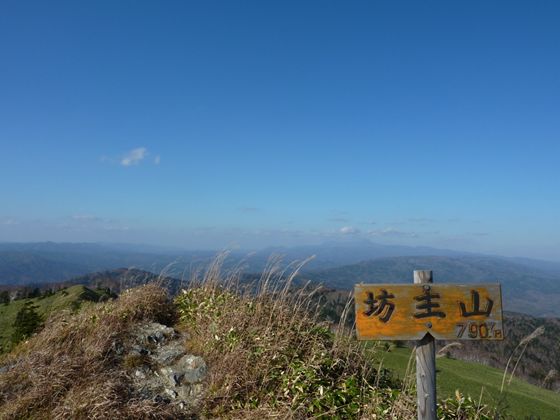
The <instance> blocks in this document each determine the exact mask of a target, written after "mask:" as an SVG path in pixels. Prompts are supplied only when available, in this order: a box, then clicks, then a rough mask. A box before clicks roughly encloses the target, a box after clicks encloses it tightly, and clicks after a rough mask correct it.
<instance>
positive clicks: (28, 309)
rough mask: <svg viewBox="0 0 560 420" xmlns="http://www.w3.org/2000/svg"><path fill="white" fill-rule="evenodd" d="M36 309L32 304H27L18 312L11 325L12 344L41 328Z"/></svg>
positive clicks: (40, 320) (39, 317)
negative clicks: (12, 329)
mask: <svg viewBox="0 0 560 420" xmlns="http://www.w3.org/2000/svg"><path fill="white" fill-rule="evenodd" d="M36 309H37V306H34V305H33V303H32V302H27V303H26V304H25V305H24V306H23V308H21V309H20V310H19V311H18V313H17V315H16V320H15V321H14V324H13V327H14V332H13V333H12V339H11V341H12V343H13V344H17V343H19V342H20V341H23V340H25V339H27V338H29V337H31V335H32V334H33V333H34V332H35V331H37V330H38V329H39V327H40V326H41V324H42V319H41V316H40V315H39V314H38V313H37V311H36Z"/></svg>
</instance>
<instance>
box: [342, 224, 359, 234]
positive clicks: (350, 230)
mask: <svg viewBox="0 0 560 420" xmlns="http://www.w3.org/2000/svg"><path fill="white" fill-rule="evenodd" d="M339 232H340V233H341V234H343V235H356V234H358V233H360V229H356V228H354V227H352V226H344V227H342V228H340V230H339Z"/></svg>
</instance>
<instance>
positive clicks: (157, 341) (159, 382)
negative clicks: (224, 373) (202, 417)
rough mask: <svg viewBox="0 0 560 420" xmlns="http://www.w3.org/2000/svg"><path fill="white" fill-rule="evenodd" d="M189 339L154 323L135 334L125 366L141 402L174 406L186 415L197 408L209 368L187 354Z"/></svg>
mask: <svg viewBox="0 0 560 420" xmlns="http://www.w3.org/2000/svg"><path fill="white" fill-rule="evenodd" d="M187 339H188V337H187V336H186V335H182V334H179V333H178V332H177V331H175V330H174V329H173V328H171V327H166V326H165V325H162V324H158V323H155V322H154V323H149V324H143V325H141V326H139V327H138V328H137V329H136V330H135V331H134V333H133V334H132V337H131V340H130V343H129V344H128V345H127V346H125V350H124V352H125V355H124V361H125V362H124V363H125V366H127V368H128V369H129V371H130V372H131V377H132V382H133V386H134V389H135V390H136V391H137V392H138V393H139V395H140V396H141V397H142V398H151V399H153V400H154V401H157V402H162V403H168V404H174V405H176V406H177V407H178V408H180V409H181V410H184V411H193V410H194V409H195V408H196V406H197V404H198V403H199V401H200V399H201V397H202V394H203V391H204V385H203V381H204V378H205V377H206V374H207V367H206V363H205V362H204V360H203V359H202V358H201V357H198V356H194V355H192V354H187V352H186V350H185V341H186V340H187Z"/></svg>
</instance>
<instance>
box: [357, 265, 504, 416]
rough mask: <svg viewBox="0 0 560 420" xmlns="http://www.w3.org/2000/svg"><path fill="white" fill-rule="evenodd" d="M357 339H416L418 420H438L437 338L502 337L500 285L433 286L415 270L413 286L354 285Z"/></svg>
mask: <svg viewBox="0 0 560 420" xmlns="http://www.w3.org/2000/svg"><path fill="white" fill-rule="evenodd" d="M354 301H355V304H356V336H357V338H358V340H414V341H416V347H415V356H416V391H417V397H418V420H437V395H436V340H503V339H504V330H503V322H502V321H503V320H502V292H501V288H500V285H499V283H493V284H492V283H490V284H434V283H433V277H432V271H421V270H415V271H414V284H394V283H380V284H363V283H359V284H356V285H354Z"/></svg>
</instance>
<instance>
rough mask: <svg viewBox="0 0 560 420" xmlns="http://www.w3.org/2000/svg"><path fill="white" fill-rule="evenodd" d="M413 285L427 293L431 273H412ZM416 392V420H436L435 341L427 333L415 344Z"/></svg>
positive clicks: (429, 324)
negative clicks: (420, 286) (422, 288)
mask: <svg viewBox="0 0 560 420" xmlns="http://www.w3.org/2000/svg"><path fill="white" fill-rule="evenodd" d="M414 283H415V284H422V285H423V287H424V288H425V289H426V290H428V291H429V290H430V287H431V286H430V284H431V283H433V277H432V272H431V271H414ZM426 326H427V327H428V328H431V327H432V325H431V322H430V321H427V322H426ZM416 392H417V396H418V397H417V398H418V420H437V411H436V410H437V407H436V403H437V397H436V340H435V338H434V337H433V336H432V335H431V334H430V333H429V332H428V333H426V335H425V336H424V337H423V338H422V339H421V340H419V341H417V344H416Z"/></svg>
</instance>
